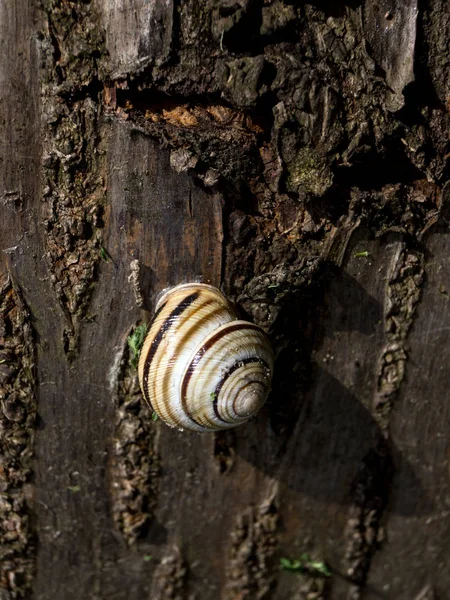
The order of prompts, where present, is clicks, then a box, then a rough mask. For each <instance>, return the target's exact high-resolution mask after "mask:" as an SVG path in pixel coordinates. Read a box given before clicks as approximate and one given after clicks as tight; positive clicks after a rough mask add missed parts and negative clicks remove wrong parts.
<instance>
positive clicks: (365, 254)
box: [353, 250, 369, 258]
mask: <svg viewBox="0 0 450 600" xmlns="http://www.w3.org/2000/svg"><path fill="white" fill-rule="evenodd" d="M353 256H354V257H355V258H367V257H368V256H369V252H368V251H367V250H362V251H361V252H355V254H354V255H353Z"/></svg>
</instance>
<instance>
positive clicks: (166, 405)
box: [138, 283, 274, 431]
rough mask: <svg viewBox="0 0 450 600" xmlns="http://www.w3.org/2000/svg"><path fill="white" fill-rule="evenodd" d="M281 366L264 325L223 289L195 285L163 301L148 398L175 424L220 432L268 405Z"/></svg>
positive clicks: (150, 345) (142, 369)
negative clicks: (246, 317)
mask: <svg viewBox="0 0 450 600" xmlns="http://www.w3.org/2000/svg"><path fill="white" fill-rule="evenodd" d="M273 363H274V356H273V351H272V348H271V345H270V342H269V340H268V338H267V336H266V334H265V333H264V332H263V331H262V330H261V329H260V328H259V327H257V326H256V325H254V324H253V323H249V322H247V321H242V320H240V319H239V318H238V316H237V314H236V312H235V310H234V308H233V306H232V305H231V304H230V302H228V300H227V299H226V298H225V297H224V296H223V294H221V292H219V290H218V289H216V288H214V287H212V286H210V285H206V284H200V283H192V284H183V285H179V286H176V287H174V288H172V289H170V290H169V291H168V292H166V293H165V294H163V296H162V297H161V298H160V299H159V301H158V303H157V306H156V313H155V316H154V318H153V321H152V323H151V326H150V329H149V332H148V334H147V337H146V339H145V342H144V345H143V347H142V351H141V355H140V359H139V368H138V373H139V382H140V385H141V390H142V393H143V395H144V398H145V401H146V402H147V404H148V405H149V406H150V408H152V409H153V410H154V411H155V412H156V413H157V414H158V416H159V417H160V418H161V419H163V420H164V421H165V422H166V423H167V424H168V425H170V426H171V427H176V428H178V429H181V430H183V429H190V430H192V431H213V430H218V429H228V428H230V427H235V426H236V425H241V424H242V423H245V421H247V420H248V419H249V418H250V417H251V416H253V415H254V414H255V413H256V412H257V411H258V410H259V409H260V408H261V406H262V405H263V404H264V402H265V400H266V398H267V395H268V393H269V391H270V384H271V379H272V374H273Z"/></svg>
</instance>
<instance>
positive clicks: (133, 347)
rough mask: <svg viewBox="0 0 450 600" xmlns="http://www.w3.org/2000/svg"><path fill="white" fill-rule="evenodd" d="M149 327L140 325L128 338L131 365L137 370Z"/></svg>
mask: <svg viewBox="0 0 450 600" xmlns="http://www.w3.org/2000/svg"><path fill="white" fill-rule="evenodd" d="M146 332H147V325H138V326H137V327H135V328H134V330H133V332H132V333H131V334H130V335H129V336H128V340H127V341H128V348H129V350H130V364H131V366H132V367H134V368H135V369H137V366H138V361H139V354H140V352H141V348H142V345H143V343H144V339H145V334H146Z"/></svg>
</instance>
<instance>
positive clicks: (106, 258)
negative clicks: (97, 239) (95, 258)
mask: <svg viewBox="0 0 450 600" xmlns="http://www.w3.org/2000/svg"><path fill="white" fill-rule="evenodd" d="M100 258H101V259H103V260H104V261H105V262H108V261H109V260H110V258H111V257H110V256H109V254H108V252H107V251H106V249H105V248H104V247H103V246H102V245H101V244H100Z"/></svg>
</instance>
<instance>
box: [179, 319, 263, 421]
mask: <svg viewBox="0 0 450 600" xmlns="http://www.w3.org/2000/svg"><path fill="white" fill-rule="evenodd" d="M240 329H256V330H257V331H260V332H261V333H264V332H263V331H262V329H260V328H259V327H258V326H257V325H254V324H253V323H243V322H242V321H241V322H239V323H233V322H231V323H230V324H229V325H228V326H226V327H223V328H222V329H221V330H220V331H218V332H217V333H216V334H215V335H213V336H211V337H210V338H209V339H208V341H207V342H206V343H205V344H203V346H201V348H199V349H198V350H197V352H196V353H195V355H194V357H193V358H192V360H191V362H190V364H189V366H188V368H187V369H186V373H185V375H184V377H183V383H182V385H181V406H182V407H183V410H184V412H185V414H186V415H187V416H188V417H189V418H190V419H191V421H193V422H194V423H196V424H197V425H200V426H201V427H204V425H203V424H202V423H199V422H198V421H197V420H196V419H194V417H193V416H192V414H191V412H190V411H189V409H188V406H187V398H186V395H187V388H188V385H189V381H190V379H191V377H192V375H193V373H194V371H195V369H196V368H197V365H198V363H199V362H200V360H201V359H202V357H203V356H204V354H205V353H206V352H207V351H208V350H209V349H210V348H212V346H214V344H215V343H216V342H217V341H218V340H220V339H221V338H222V337H224V336H225V335H227V334H228V333H230V332H232V331H239V330H240ZM252 360H254V359H252ZM240 362H242V361H240ZM222 385H223V383H222ZM214 402H215V403H216V404H217V397H216V398H215V400H214ZM219 418H220V417H219ZM220 420H221V421H223V419H221V418H220ZM224 422H225V421H224Z"/></svg>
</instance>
